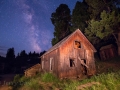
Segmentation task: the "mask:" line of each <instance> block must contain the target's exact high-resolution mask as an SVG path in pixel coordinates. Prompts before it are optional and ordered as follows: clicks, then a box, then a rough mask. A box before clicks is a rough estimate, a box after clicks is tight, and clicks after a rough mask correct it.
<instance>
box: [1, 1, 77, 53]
mask: <svg viewBox="0 0 120 90" xmlns="http://www.w3.org/2000/svg"><path fill="white" fill-rule="evenodd" d="M76 2H77V0H0V54H1V53H4V54H5V53H6V52H5V51H7V49H8V48H11V47H14V49H15V53H16V54H17V53H18V52H21V51H22V50H26V52H27V53H28V52H30V51H31V52H33V51H36V52H41V51H43V50H48V49H49V48H50V47H51V40H52V38H53V32H54V26H53V25H52V22H51V20H50V17H51V14H52V13H53V12H55V10H56V8H57V7H58V6H59V5H60V4H61V3H65V4H67V5H68V6H69V8H70V9H73V8H74V6H75V3H76ZM71 11H72V10H71ZM4 47H5V49H4V50H3V49H2V48H4ZM1 50H3V51H2V52H1Z"/></svg>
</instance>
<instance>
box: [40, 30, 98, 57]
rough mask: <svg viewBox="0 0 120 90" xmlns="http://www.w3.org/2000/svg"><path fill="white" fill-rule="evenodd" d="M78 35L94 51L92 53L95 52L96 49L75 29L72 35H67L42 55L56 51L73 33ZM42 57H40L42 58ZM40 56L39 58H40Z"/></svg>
mask: <svg viewBox="0 0 120 90" xmlns="http://www.w3.org/2000/svg"><path fill="white" fill-rule="evenodd" d="M76 32H77V33H79V34H80V35H81V36H82V37H83V38H84V39H85V40H86V41H87V42H88V44H89V45H90V47H91V49H92V50H93V51H94V52H96V49H95V48H94V46H93V45H92V44H91V43H90V42H89V40H88V39H87V38H86V37H85V36H84V35H83V33H82V32H81V31H80V30H79V29H77V30H75V31H74V32H73V33H71V34H70V35H68V36H67V37H65V38H64V39H62V40H61V41H59V42H58V43H57V44H55V45H54V46H53V47H51V48H50V49H49V50H48V51H47V52H46V53H44V54H43V55H46V54H48V53H50V52H51V51H53V50H55V49H57V48H59V47H60V46H61V45H62V44H64V43H65V42H66V41H67V40H68V39H69V38H70V37H72V36H73V35H74V34H75V33H76ZM43 55H42V56H43ZM42 56H41V57H42Z"/></svg>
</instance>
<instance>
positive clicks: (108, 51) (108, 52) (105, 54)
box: [99, 45, 118, 60]
mask: <svg viewBox="0 0 120 90" xmlns="http://www.w3.org/2000/svg"><path fill="white" fill-rule="evenodd" d="M107 46H110V45H107ZM103 47H106V46H103ZM103 47H102V48H103ZM99 54H100V58H101V60H107V59H109V58H112V57H115V56H117V55H118V53H117V48H116V47H115V46H113V45H111V46H110V47H108V48H107V47H106V48H105V49H100V52H99Z"/></svg>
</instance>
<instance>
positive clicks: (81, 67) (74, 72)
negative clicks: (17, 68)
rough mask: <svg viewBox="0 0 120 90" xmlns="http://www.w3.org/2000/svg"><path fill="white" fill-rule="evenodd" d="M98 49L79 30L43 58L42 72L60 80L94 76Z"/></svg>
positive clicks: (51, 49)
mask: <svg viewBox="0 0 120 90" xmlns="http://www.w3.org/2000/svg"><path fill="white" fill-rule="evenodd" d="M94 52H96V49H95V48H94V47H93V45H92V44H91V43H90V42H89V41H88V39H87V38H86V37H85V36H84V35H83V33H82V32H81V31H80V30H79V29H77V30H76V31H74V32H73V33H72V34H70V35H68V36H67V37H66V38H64V39H63V40H61V41H60V42H58V43H57V44H56V45H54V46H53V47H52V48H50V49H49V50H48V51H47V52H46V53H45V54H43V55H42V56H41V66H42V70H43V71H45V72H51V73H53V74H54V75H56V76H58V77H59V78H66V77H78V76H79V77H80V76H81V75H94V74H95V71H96V68H95V59H94Z"/></svg>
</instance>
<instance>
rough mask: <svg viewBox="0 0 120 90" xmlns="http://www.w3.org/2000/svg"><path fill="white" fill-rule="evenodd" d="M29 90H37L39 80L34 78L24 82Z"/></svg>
mask: <svg viewBox="0 0 120 90" xmlns="http://www.w3.org/2000/svg"><path fill="white" fill-rule="evenodd" d="M24 86H26V87H27V88H28V89H29V90H39V89H40V85H39V80H37V79H35V78H31V79H30V81H27V82H25V85H24Z"/></svg>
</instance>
